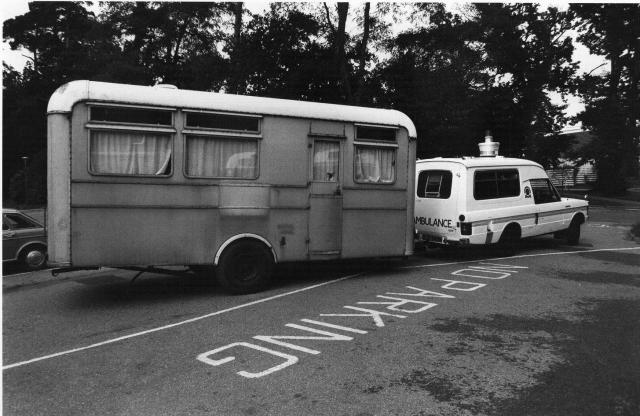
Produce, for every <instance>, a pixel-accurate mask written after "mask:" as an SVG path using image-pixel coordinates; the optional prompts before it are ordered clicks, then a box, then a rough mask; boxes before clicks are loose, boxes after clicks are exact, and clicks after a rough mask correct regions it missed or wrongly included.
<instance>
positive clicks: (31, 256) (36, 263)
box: [20, 246, 47, 270]
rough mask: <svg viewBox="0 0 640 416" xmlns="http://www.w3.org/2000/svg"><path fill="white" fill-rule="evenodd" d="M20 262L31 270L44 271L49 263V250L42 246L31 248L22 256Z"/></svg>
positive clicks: (25, 250)
mask: <svg viewBox="0 0 640 416" xmlns="http://www.w3.org/2000/svg"><path fill="white" fill-rule="evenodd" d="M20 260H21V261H22V263H23V264H24V265H26V266H27V267H28V268H29V269H31V270H39V269H42V268H43V267H44V266H45V264H46V262H47V250H46V249H45V248H44V247H41V246H29V247H27V248H26V249H24V250H23V251H22V253H21V254H20Z"/></svg>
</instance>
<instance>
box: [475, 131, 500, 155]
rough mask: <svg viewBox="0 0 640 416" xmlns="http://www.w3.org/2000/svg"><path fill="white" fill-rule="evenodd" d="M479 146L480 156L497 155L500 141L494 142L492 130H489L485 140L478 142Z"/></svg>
mask: <svg viewBox="0 0 640 416" xmlns="http://www.w3.org/2000/svg"><path fill="white" fill-rule="evenodd" d="M478 147H479V148H480V157H495V156H498V149H499V148H500V142H494V141H493V136H492V135H491V131H489V130H487V132H486V133H485V136H484V142H480V143H478Z"/></svg>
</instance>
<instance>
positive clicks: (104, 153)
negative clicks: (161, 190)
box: [89, 130, 173, 176]
mask: <svg viewBox="0 0 640 416" xmlns="http://www.w3.org/2000/svg"><path fill="white" fill-rule="evenodd" d="M89 137H90V138H89V171H90V172H91V173H94V174H108V175H127V176H169V175H171V170H172V168H171V148H172V145H173V144H172V135H170V134H163V133H155V132H138V131H123V130H114V131H111V130H91V131H90V133H89Z"/></svg>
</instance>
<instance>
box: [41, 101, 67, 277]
mask: <svg viewBox="0 0 640 416" xmlns="http://www.w3.org/2000/svg"><path fill="white" fill-rule="evenodd" d="M47 130H48V132H47V137H48V145H47V164H48V169H47V198H48V201H49V202H48V207H47V240H48V241H47V246H48V256H49V260H48V261H49V264H51V265H55V266H68V265H70V263H71V228H70V226H71V212H70V197H71V196H70V192H71V187H70V179H71V177H70V175H71V172H70V170H71V149H70V134H71V127H70V125H69V114H65V113H53V114H49V116H48V117H47Z"/></svg>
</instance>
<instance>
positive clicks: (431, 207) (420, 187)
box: [415, 163, 461, 242]
mask: <svg viewBox="0 0 640 416" xmlns="http://www.w3.org/2000/svg"><path fill="white" fill-rule="evenodd" d="M455 179H459V178H458V176H457V175H456V173H455V172H454V166H452V165H450V164H441V163H438V164H422V165H420V164H418V166H417V180H416V182H417V187H416V207H415V225H416V230H417V231H418V232H419V233H421V234H423V236H425V234H426V235H427V236H429V240H430V241H434V242H444V240H445V239H450V237H453V236H454V235H455V233H456V221H457V220H456V216H457V212H458V207H457V205H458V195H459V190H458V189H457V187H459V186H460V184H461V181H459V180H457V181H456V180H455Z"/></svg>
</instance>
